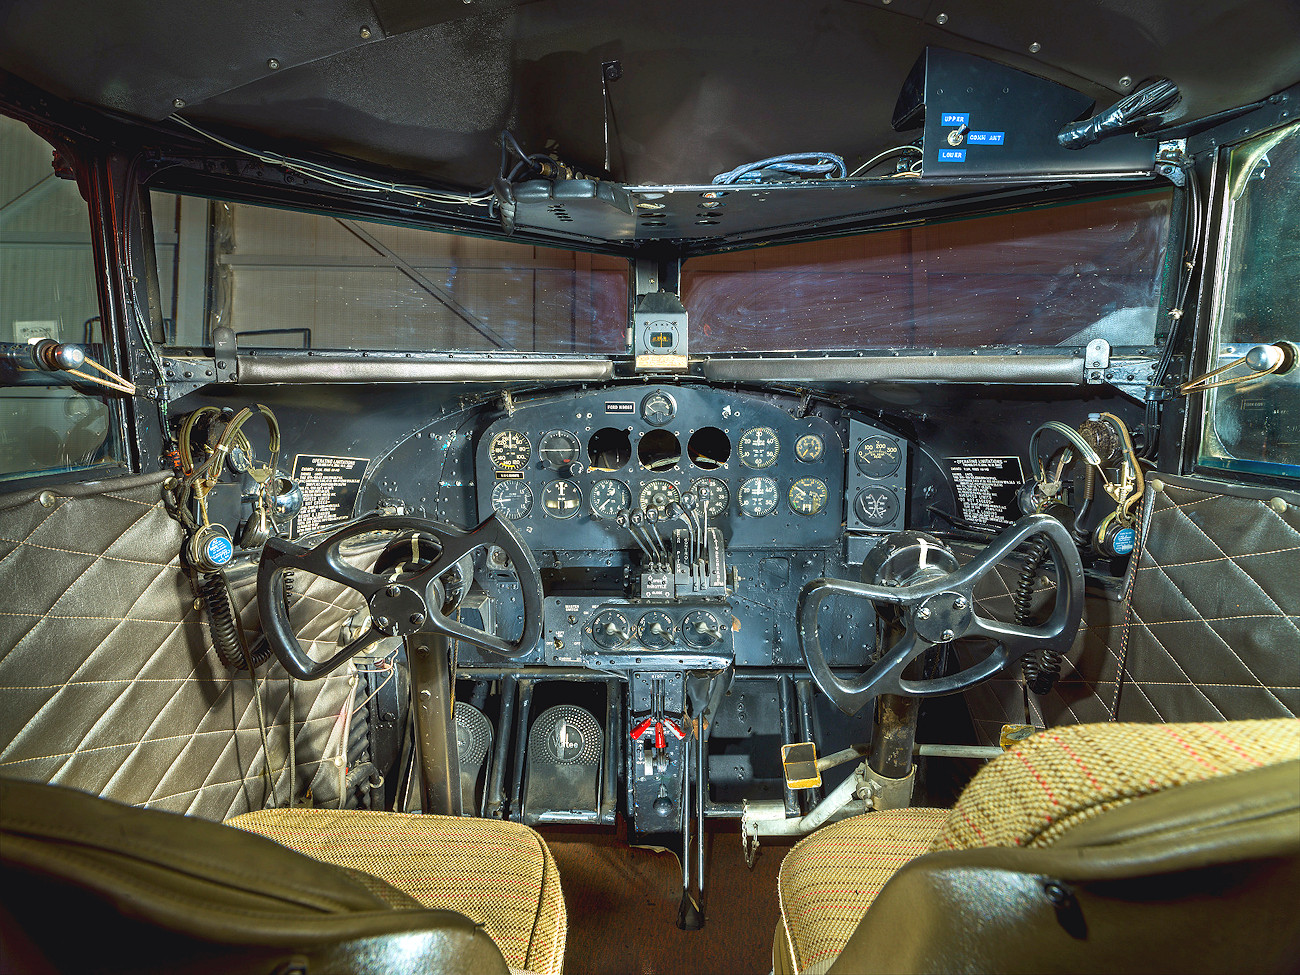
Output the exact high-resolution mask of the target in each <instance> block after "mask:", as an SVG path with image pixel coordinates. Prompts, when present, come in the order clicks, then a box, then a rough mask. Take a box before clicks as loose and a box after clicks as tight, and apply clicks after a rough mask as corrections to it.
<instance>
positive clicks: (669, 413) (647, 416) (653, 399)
mask: <svg viewBox="0 0 1300 975" xmlns="http://www.w3.org/2000/svg"><path fill="white" fill-rule="evenodd" d="M676 415H677V401H676V400H675V399H673V398H672V397H671V396H669V395H668V394H667V393H665V392H664V391H663V390H661V389H656V390H655V391H654V392H653V393H651V394H650V395H649V396H647V397H646V398H645V399H643V400H642V401H641V419H643V420H645V422H646V423H653V424H654V425H655V426H657V427H661V426H663V425H664V424H665V423H670V422H672V418H673V417H675V416H676Z"/></svg>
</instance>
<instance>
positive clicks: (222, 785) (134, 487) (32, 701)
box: [0, 475, 360, 820]
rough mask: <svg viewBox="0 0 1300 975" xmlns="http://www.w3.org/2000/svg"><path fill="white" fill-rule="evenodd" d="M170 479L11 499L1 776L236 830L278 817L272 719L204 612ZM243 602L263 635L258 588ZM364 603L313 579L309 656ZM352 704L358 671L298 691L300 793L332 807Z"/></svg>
mask: <svg viewBox="0 0 1300 975" xmlns="http://www.w3.org/2000/svg"><path fill="white" fill-rule="evenodd" d="M162 480H163V477H162V476H161V475H159V476H157V477H135V478H127V479H120V480H110V481H103V482H100V483H98V484H87V485H77V486H71V487H67V488H60V489H57V490H56V491H54V492H53V495H54V497H53V504H52V506H51V507H46V506H44V505H43V504H41V503H40V501H39V498H38V496H37V493H36V492H32V491H27V492H19V493H15V494H13V495H9V496H5V497H0V592H3V593H4V594H5V595H4V601H3V608H0V775H3V776H7V777H11V778H23V779H29V780H34V781H40V782H54V783H56V784H59V785H66V786H71V787H73V788H78V789H82V790H85V791H87V792H91V793H94V794H97V795H103V796H105V797H108V798H112V799H116V800H118V801H120V802H126V803H130V804H133V805H140V806H150V807H154V808H159V809H166V810H170V811H174V812H185V813H189V814H191V815H196V816H202V817H204V818H207V819H214V820H221V819H224V818H226V817H228V816H230V815H233V814H236V813H240V812H244V811H246V810H248V809H252V808H260V807H261V806H262V804H263V802H264V799H265V794H266V786H265V781H264V779H263V776H262V759H261V751H262V743H261V737H260V735H259V732H258V727H257V712H256V710H255V708H254V706H253V699H252V691H251V685H250V682H249V680H248V677H247V674H246V673H245V674H243V675H242V676H241V675H239V674H234V673H232V672H231V671H229V670H227V669H226V667H225V666H224V665H223V664H222V663H221V662H220V660H219V659H218V658H217V656H216V653H215V651H213V650H212V647H211V643H210V641H209V638H208V630H207V626H206V624H205V623H204V621H203V619H202V615H201V613H200V612H199V611H198V610H196V609H195V607H194V593H193V591H192V590H191V588H190V582H189V580H188V578H187V577H186V576H185V574H184V573H183V572H182V571H181V570H180V567H179V562H178V558H179V552H180V547H181V538H182V536H181V531H180V528H179V526H178V525H177V524H176V523H175V522H174V521H173V520H172V519H171V518H170V517H169V516H168V515H167V513H166V511H165V510H164V508H163V506H162V501H161V494H160V486H161V483H162ZM232 589H233V592H232V595H233V597H234V600H235V604H236V607H237V608H238V609H239V611H240V614H241V617H242V618H243V621H244V625H245V628H246V629H249V628H250V627H255V626H256V620H257V610H256V606H255V605H254V604H253V595H254V586H253V580H252V579H251V578H246V579H244V580H243V581H241V582H238V583H236V584H235V585H234V586H233V587H232ZM359 598H360V597H358V596H357V595H356V594H355V593H352V592H351V591H350V590H346V589H342V588H341V587H339V586H337V585H336V584H333V583H329V582H327V581H325V580H321V579H319V578H313V579H312V580H311V585H310V586H307V587H306V588H305V590H304V592H303V593H302V595H301V596H300V597H298V600H297V602H296V603H295V604H294V609H293V616H294V620H295V623H296V624H298V625H300V626H301V627H302V632H303V637H304V641H308V640H313V639H321V640H322V641H325V642H329V643H333V642H334V635H335V634H336V633H337V630H338V626H339V623H340V622H341V621H342V620H343V619H344V618H345V617H346V615H347V614H348V613H350V612H351V611H352V609H353V608H355V606H356V605H357V604H358V603H359ZM262 672H263V673H265V674H266V676H267V679H266V681H265V683H264V692H263V693H264V699H263V703H264V706H265V708H266V717H267V723H268V726H270V727H269V729H268V730H269V744H270V747H271V752H272V755H271V760H272V766H273V767H274V768H277V769H281V768H283V767H284V765H285V763H286V761H287V757H288V730H287V729H288V693H289V686H290V682H289V680H288V676H287V675H286V674H285V673H284V671H283V670H281V669H280V668H279V666H278V665H274V664H273V665H271V666H270V667H269V668H263V669H262ZM352 691H353V688H352V686H351V685H350V684H349V675H348V674H347V673H346V672H340V673H339V674H338V675H336V676H331V677H329V678H326V679H324V680H320V681H313V682H310V683H308V682H301V681H295V682H293V693H294V709H295V718H296V727H297V733H296V736H295V744H296V751H297V760H298V766H299V769H298V771H299V776H300V779H299V781H300V783H301V782H303V781H304V780H312V779H313V778H315V780H316V787H315V792H316V797H317V800H318V801H325V800H328V799H331V798H332V799H335V800H337V796H338V794H339V784H338V781H337V780H338V779H340V778H341V776H342V774H343V773H344V770H343V769H341V768H337V767H336V766H335V762H334V760H335V758H336V757H339V756H340V749H341V748H342V746H343V742H344V741H345V738H344V735H343V726H344V724H345V721H346V717H347V712H348V710H349V707H350V702H351V700H352ZM321 769H325V770H327V774H326V775H323V776H318V775H317V773H318V771H320V770H321ZM282 788H283V787H282Z"/></svg>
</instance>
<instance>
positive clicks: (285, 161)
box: [169, 115, 527, 206]
mask: <svg viewBox="0 0 1300 975" xmlns="http://www.w3.org/2000/svg"><path fill="white" fill-rule="evenodd" d="M169 117H170V119H171V120H172V121H173V122H176V123H178V124H180V125H183V126H184V127H185V128H187V129H189V130H190V131H192V132H194V133H196V134H198V135H200V136H202V137H203V138H205V139H208V140H209V141H211V142H214V143H216V144H217V145H219V146H223V147H224V148H226V149H230V150H232V151H233V152H238V153H241V154H243V155H245V156H249V157H251V158H253V159H256V160H257V161H258V162H262V163H266V164H267V165H271V166H281V167H283V168H285V169H288V170H291V171H293V172H295V173H298V174H299V175H302V176H307V177H309V178H311V179H315V180H319V181H320V182H322V183H327V184H329V185H332V186H337V187H339V188H341V189H347V190H355V191H357V192H361V193H393V194H396V195H398V196H409V197H412V198H414V199H417V200H426V201H429V202H433V203H445V204H456V205H461V206H485V205H487V203H488V201H489V200H491V199H492V191H491V190H490V189H487V190H480V191H478V192H476V193H452V192H447V191H441V190H432V189H428V188H426V187H422V186H415V185H413V184H410V183H391V182H385V181H383V180H378V179H372V178H370V177H368V176H359V175H357V174H356V173H349V172H347V171H346V170H343V169H336V168H335V167H333V166H327V165H324V164H323V163H315V162H312V161H310V160H307V159H300V158H298V157H295V156H285V155H281V154H280V153H276V152H269V151H262V150H258V149H254V148H252V147H250V146H245V145H241V144H240V143H238V142H231V141H229V140H227V139H223V138H221V137H220V136H217V135H215V134H213V133H211V132H209V131H207V130H206V129H202V128H200V127H199V126H197V125H195V124H194V123H193V122H189V121H187V120H185V119H183V118H181V117H180V116H179V115H171V116H169ZM515 145H516V148H517V147H518V143H515ZM519 151H520V153H521V154H522V152H523V150H519ZM525 158H527V157H525Z"/></svg>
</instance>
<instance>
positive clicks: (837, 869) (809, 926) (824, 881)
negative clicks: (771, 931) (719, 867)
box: [774, 718, 1300, 972]
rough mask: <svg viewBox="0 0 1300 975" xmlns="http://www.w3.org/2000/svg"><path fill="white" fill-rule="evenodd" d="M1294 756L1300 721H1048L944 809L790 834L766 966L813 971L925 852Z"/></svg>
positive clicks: (1030, 836) (1046, 833) (1010, 834)
mask: <svg viewBox="0 0 1300 975" xmlns="http://www.w3.org/2000/svg"><path fill="white" fill-rule="evenodd" d="M1296 759H1300V721H1298V720H1295V719H1291V718H1283V719H1275V720H1264V721H1236V722H1224V723H1218V724H1164V725H1135V724H1104V725H1074V726H1067V727H1060V728H1053V729H1049V730H1048V731H1045V732H1042V733H1040V734H1038V735H1035V736H1034V737H1032V738H1030V739H1028V740H1027V741H1025V742H1023V743H1021V744H1020V745H1018V746H1017V747H1015V748H1014V749H1012V750H1011V751H1009V752H1007V753H1006V754H1004V755H1000V756H998V757H997V758H995V759H994V760H993V761H991V762H990V763H989V764H988V765H987V766H985V767H984V768H983V769H981V770H980V772H979V774H977V775H976V776H975V778H974V779H973V780H972V781H971V783H970V785H969V786H968V787H967V788H966V790H965V791H964V792H963V793H962V795H961V797H960V798H959V799H958V801H957V804H956V806H955V807H954V808H953V809H952V810H950V811H949V810H938V809H904V810H894V811H882V812H875V813H868V814H867V815H865V816H858V817H855V818H853V819H848V820H844V821H842V822H839V823H836V824H834V825H831V826H828V827H826V828H824V829H822V830H820V831H818V832H817V833H814V834H813V835H812V836H809V837H807V838H806V839H804V840H803V841H802V842H800V843H799V844H798V845H797V846H796V847H795V848H794V849H793V850H791V852H790V853H789V854H788V855H787V856H786V858H785V860H784V862H783V863H782V865H781V873H780V879H779V897H780V902H781V918H782V923H781V928H780V930H779V931H778V933H777V938H776V942H775V944H776V948H775V959H774V961H775V967H776V970H777V971H778V972H781V971H795V972H806V971H810V970H811V971H824V970H826V969H827V968H829V967H830V965H831V964H832V963H833V961H834V959H835V958H836V957H837V956H838V955H839V954H840V952H841V951H842V950H843V949H844V947H845V945H846V944H847V943H848V941H849V939H850V937H851V935H852V934H853V932H854V930H855V929H856V928H857V927H858V925H859V923H860V922H861V921H862V919H863V917H864V916H865V915H866V913H867V910H868V908H870V907H871V905H872V903H873V902H875V901H876V900H877V898H878V897H879V896H880V895H881V894H882V891H883V890H884V888H885V887H886V885H887V883H888V882H889V880H890V878H891V877H892V876H894V874H895V873H896V872H897V871H898V870H899V869H900V868H901V867H902V866H903V865H904V864H907V863H909V862H910V861H912V860H913V859H915V858H918V857H921V856H923V855H925V854H927V853H936V854H938V853H943V852H946V851H958V850H972V849H978V848H991V847H1007V848H1025V849H1036V848H1047V847H1051V846H1052V845H1053V844H1054V843H1056V842H1057V841H1059V840H1060V838H1061V837H1062V836H1064V835H1066V834H1067V833H1068V832H1069V831H1071V830H1072V829H1075V828H1076V827H1078V826H1079V825H1081V824H1083V823H1086V822H1088V821H1090V820H1093V819H1095V818H1096V817H1098V816H1101V815H1102V814H1103V813H1106V812H1107V811H1110V810H1114V809H1116V808H1117V807H1120V806H1123V805H1125V804H1128V803H1131V802H1133V801H1134V800H1136V799H1140V798H1142V797H1144V796H1150V795H1153V794H1155V793H1159V792H1162V791H1165V790H1170V789H1174V788H1176V787H1179V786H1183V785H1186V784H1189V783H1194V782H1199V781H1203V780H1207V779H1213V778H1216V777H1219V776H1226V775H1230V774H1232V773H1237V772H1245V771H1248V770H1251V769H1256V768H1262V767H1265V766H1271V765H1275V764H1277V763H1281V762H1286V761H1294V760H1296Z"/></svg>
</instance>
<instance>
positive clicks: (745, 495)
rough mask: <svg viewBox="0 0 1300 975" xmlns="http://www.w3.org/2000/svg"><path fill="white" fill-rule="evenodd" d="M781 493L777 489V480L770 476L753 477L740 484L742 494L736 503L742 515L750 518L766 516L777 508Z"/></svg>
mask: <svg viewBox="0 0 1300 975" xmlns="http://www.w3.org/2000/svg"><path fill="white" fill-rule="evenodd" d="M780 500H781V495H780V493H779V492H778V491H777V489H776V481H774V480H772V479H771V478H770V477H751V478H750V479H749V480H748V481H746V482H745V483H744V484H742V485H740V494H739V496H738V498H737V501H736V505H737V507H738V508H740V513H741V514H742V515H747V516H749V517H750V518H766V517H767V516H768V515H770V514H771V513H772V512H773V511H775V510H776V505H777V502H778V501H780Z"/></svg>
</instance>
